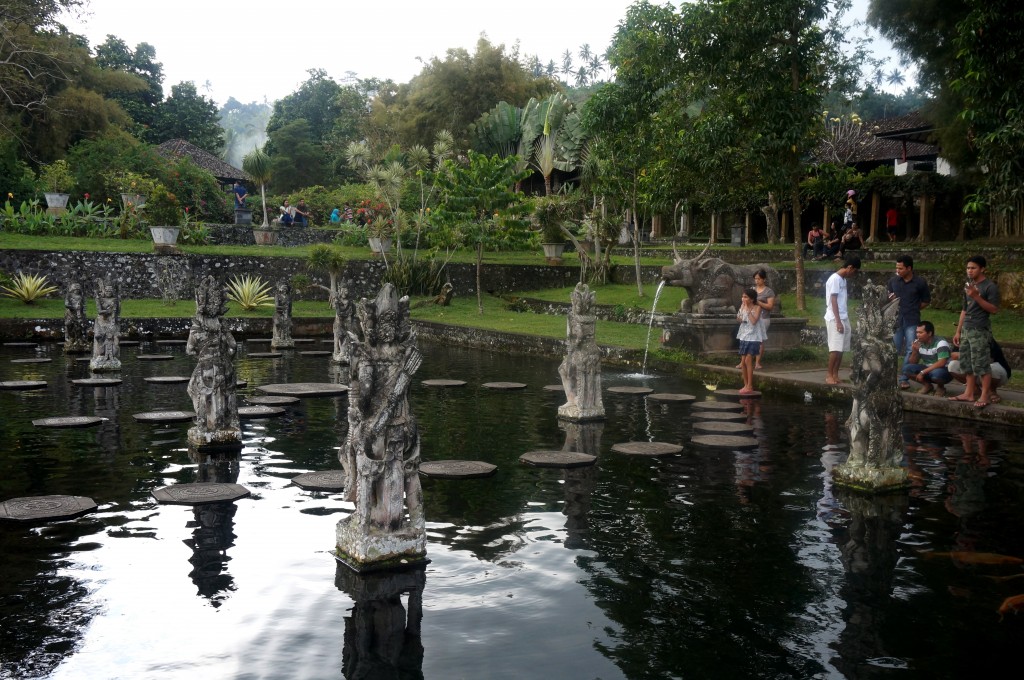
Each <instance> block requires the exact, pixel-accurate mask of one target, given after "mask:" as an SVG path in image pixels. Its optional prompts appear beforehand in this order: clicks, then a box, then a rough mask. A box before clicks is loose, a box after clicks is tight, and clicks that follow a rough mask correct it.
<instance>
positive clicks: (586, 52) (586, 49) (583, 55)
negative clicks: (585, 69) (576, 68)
mask: <svg viewBox="0 0 1024 680" xmlns="http://www.w3.org/2000/svg"><path fill="white" fill-rule="evenodd" d="M591 56H593V54H592V53H591V51H590V43H583V44H582V45H580V59H582V60H583V63H584V64H589V63H590V58H591Z"/></svg>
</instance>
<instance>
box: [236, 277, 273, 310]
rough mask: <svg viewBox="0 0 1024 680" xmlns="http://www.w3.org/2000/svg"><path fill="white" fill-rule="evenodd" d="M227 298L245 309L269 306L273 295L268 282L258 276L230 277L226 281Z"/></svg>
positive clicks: (271, 303)
mask: <svg viewBox="0 0 1024 680" xmlns="http://www.w3.org/2000/svg"><path fill="white" fill-rule="evenodd" d="M228 300H231V301H232V302H237V303H238V306H239V307H241V308H242V309H244V310H246V311H251V310H253V309H256V308H257V307H269V306H272V305H273V304H274V296H273V295H271V293H270V284H269V283H267V282H265V281H264V280H263V279H261V278H260V277H258V276H249V275H248V274H246V275H245V276H243V277H241V278H239V277H237V276H233V277H231V280H230V281H228Z"/></svg>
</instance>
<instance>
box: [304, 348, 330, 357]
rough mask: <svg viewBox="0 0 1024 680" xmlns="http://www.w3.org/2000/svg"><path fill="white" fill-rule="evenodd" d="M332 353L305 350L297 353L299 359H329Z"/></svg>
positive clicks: (321, 350) (325, 350) (324, 350)
mask: <svg viewBox="0 0 1024 680" xmlns="http://www.w3.org/2000/svg"><path fill="white" fill-rule="evenodd" d="M332 354H334V352H332V351H331V350H329V349H306V350H303V351H301V352H299V356H300V357H329V356H331V355H332Z"/></svg>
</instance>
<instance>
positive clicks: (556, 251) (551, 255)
mask: <svg viewBox="0 0 1024 680" xmlns="http://www.w3.org/2000/svg"><path fill="white" fill-rule="evenodd" d="M564 212H565V202H564V201H563V200H562V199H561V197H559V196H544V197H541V198H539V199H537V202H536V205H535V206H534V209H533V218H534V221H535V222H536V223H537V226H538V227H540V238H541V242H540V243H541V247H542V248H543V249H544V257H546V258H547V260H548V263H549V264H561V262H562V259H561V258H562V253H563V252H564V251H565V233H564V232H563V231H562V222H563V221H564V220H565V215H564Z"/></svg>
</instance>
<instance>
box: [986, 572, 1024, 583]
mask: <svg viewBox="0 0 1024 680" xmlns="http://www.w3.org/2000/svg"><path fill="white" fill-rule="evenodd" d="M985 578H987V579H991V580H992V581H995V582H996V583H1005V582H1007V581H1012V580H1013V579H1015V578H1024V574H1014V575H1013V576H986V577H985Z"/></svg>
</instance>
